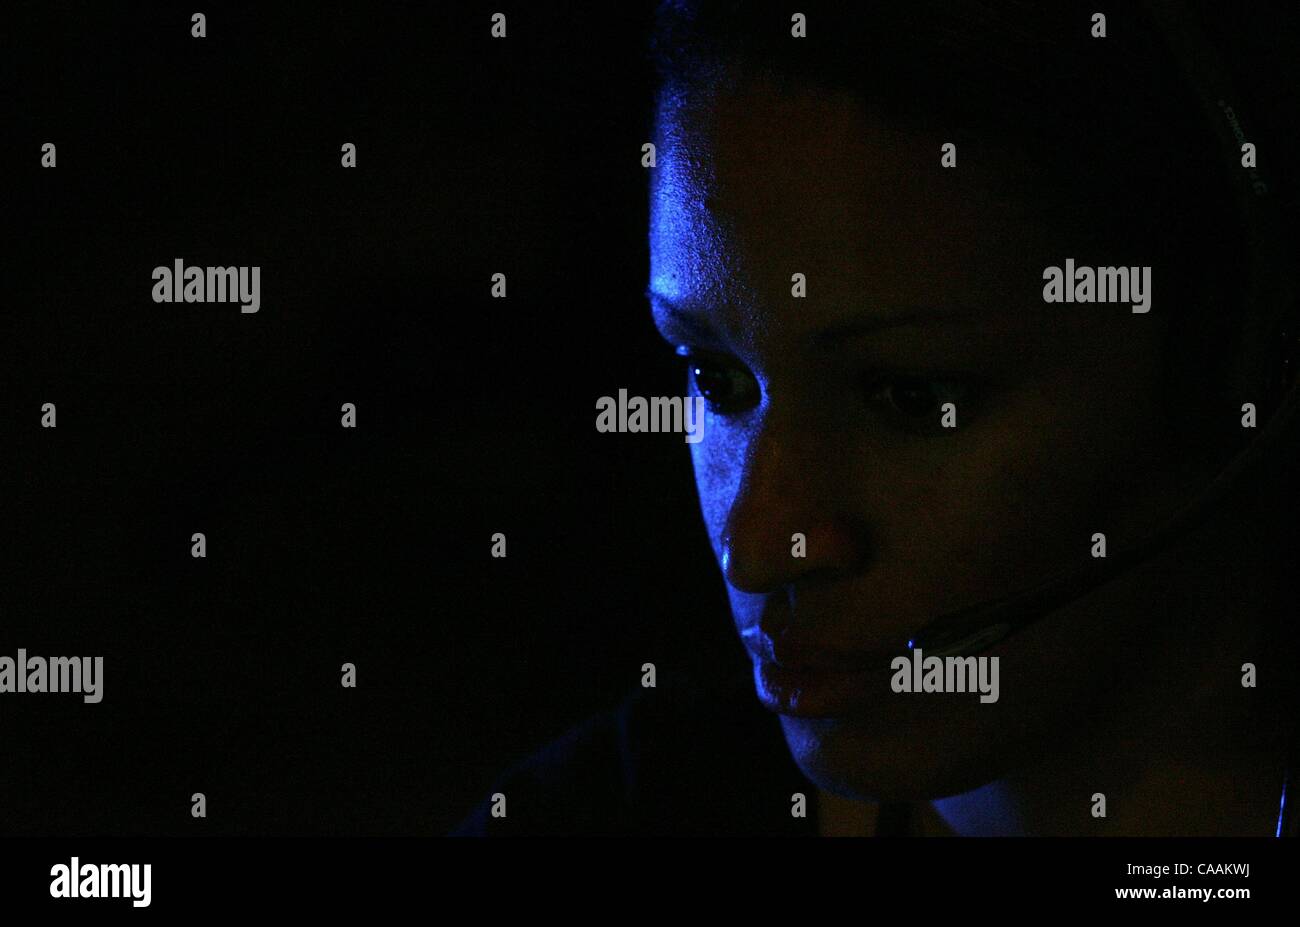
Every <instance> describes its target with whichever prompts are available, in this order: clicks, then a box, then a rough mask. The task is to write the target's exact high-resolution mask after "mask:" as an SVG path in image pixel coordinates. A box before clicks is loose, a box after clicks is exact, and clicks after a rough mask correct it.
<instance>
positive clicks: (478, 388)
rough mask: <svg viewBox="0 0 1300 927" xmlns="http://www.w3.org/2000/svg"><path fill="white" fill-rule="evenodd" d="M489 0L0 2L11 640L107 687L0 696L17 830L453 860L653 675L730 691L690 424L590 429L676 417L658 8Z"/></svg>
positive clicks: (4, 785) (7, 818) (1, 800)
mask: <svg viewBox="0 0 1300 927" xmlns="http://www.w3.org/2000/svg"><path fill="white" fill-rule="evenodd" d="M501 9H502V6H501V5H500V4H486V3H482V4H479V3H458V4H455V5H453V6H450V7H444V6H442V5H434V4H424V3H387V4H382V5H373V6H372V5H369V4H360V3H346V4H345V3H327V4H319V5H313V6H311V7H308V8H299V7H297V6H294V7H293V8H292V12H289V11H287V10H286V11H281V10H277V9H273V8H272V7H271V5H269V4H218V3H203V4H198V5H196V7H195V9H191V8H189V7H184V8H182V7H181V6H179V5H176V4H170V5H166V6H156V7H151V6H148V5H144V4H136V3H113V4H72V3H39V4H36V3H32V4H26V5H21V6H11V7H9V8H7V10H6V14H5V28H4V39H3V42H4V46H3V53H4V55H3V56H4V62H5V63H4V65H3V68H4V77H5V83H6V87H7V90H6V91H5V93H4V94H3V96H4V97H5V102H4V104H3V105H4V106H5V107H6V110H7V112H5V113H4V122H5V127H6V132H5V135H6V142H5V145H4V146H3V147H4V157H5V159H6V163H5V164H4V171H5V186H6V187H7V188H8V191H7V192H6V194H5V197H4V199H5V200H6V201H7V203H8V205H6V206H5V207H4V211H5V213H6V215H5V219H6V223H5V224H6V225H7V226H9V227H10V229H11V231H12V232H13V235H12V237H11V238H10V241H9V242H8V244H7V245H6V257H7V260H6V261H5V273H4V279H5V284H6V288H7V292H8V294H9V299H8V300H7V301H6V306H5V311H4V313H3V317H4V326H5V329H7V331H6V333H5V335H4V337H3V354H2V355H0V361H2V362H3V369H2V370H0V376H2V377H3V383H4V395H3V402H0V412H2V414H3V421H0V429H3V431H2V432H0V435H2V437H3V446H4V454H3V456H4V460H5V463H4V464H3V471H0V479H2V480H3V483H2V485H3V490H2V491H3V498H4V516H3V518H4V523H5V526H4V527H5V530H4V532H3V534H4V537H5V538H6V540H5V542H4V543H5V546H6V547H7V548H8V549H7V550H6V551H5V554H4V563H5V570H4V573H5V577H4V580H3V583H2V584H0V588H2V590H3V591H2V592H0V654H3V655H7V656H10V657H15V656H16V653H17V650H18V648H20V647H24V648H26V649H27V651H28V653H29V654H32V655H41V656H45V657H52V656H64V655H67V656H72V655H81V656H103V657H104V681H103V689H104V700H103V701H102V702H101V703H100V704H97V705H87V704H84V703H83V702H82V700H81V698H80V696H78V695H70V694H69V695H53V694H45V695H36V694H28V695H22V696H19V695H10V696H7V697H4V698H0V832H3V833H22V834H30V833H42V834H70V835H76V834H123V835H129V834H191V833H265V834H274V833H307V834H311V833H343V834H347V833H367V834H381V833H419V834H423V833H441V832H444V831H446V830H447V829H449V828H450V827H452V826H453V825H454V824H455V823H456V822H457V821H458V820H460V819H461V817H462V816H463V815H464V814H465V813H466V812H467V811H469V809H470V808H471V807H472V806H473V805H475V804H476V803H477V802H478V801H480V800H481V799H482V798H484V797H485V795H486V793H487V790H488V787H489V785H490V783H491V782H492V781H493V780H494V779H495V778H496V776H497V775H498V774H499V773H501V772H502V771H504V770H505V769H506V768H507V767H509V766H510V765H512V764H513V763H515V762H516V761H518V760H519V759H520V758H521V757H523V756H524V755H526V754H527V753H529V752H531V751H532V750H533V749H535V748H536V747H538V746H539V745H541V744H542V743H544V742H545V741H547V740H549V739H551V738H552V737H553V736H555V735H557V734H559V733H560V732H562V731H563V730H564V729H566V728H567V727H569V726H570V725H571V724H572V723H573V722H576V721H578V720H580V719H581V718H583V717H585V716H588V715H590V714H592V713H594V712H598V711H600V710H602V709H605V708H607V707H610V706H611V705H613V704H615V703H616V702H617V701H618V700H619V699H620V698H621V697H622V696H623V695H624V694H625V693H627V692H629V691H632V690H634V689H636V688H637V687H639V684H640V676H641V664H642V663H644V662H654V663H656V664H657V667H658V672H659V676H660V680H661V685H662V684H664V681H665V680H667V681H669V682H670V681H671V680H672V679H673V678H675V677H676V676H678V675H680V674H683V673H685V672H686V670H687V668H688V667H689V666H690V665H692V663H695V664H698V663H700V662H701V661H704V660H710V659H716V658H718V657H716V654H717V653H718V651H719V650H721V651H724V652H725V653H726V654H728V656H727V657H722V659H732V660H734V661H736V662H737V664H743V658H742V657H741V655H740V652H739V647H738V646H737V645H735V644H734V643H733V642H732V639H731V629H730V624H729V621H728V618H727V612H726V608H725V598H724V596H723V594H722V589H721V583H720V580H718V579H717V578H716V573H715V569H714V567H713V565H712V561H711V556H710V554H709V551H708V545H707V541H706V538H705V534H704V530H703V527H702V524H701V523H700V519H699V516H698V512H697V508H696V500H695V496H694V488H693V483H692V480H691V475H690V466H689V457H688V453H687V449H686V445H685V444H684V443H683V441H682V439H681V437H680V436H679V435H646V434H631V435H601V434H598V433H597V432H596V431H595V428H594V420H595V419H594V417H595V400H596V398H597V397H599V396H601V395H607V394H608V395H615V394H616V393H617V390H618V389H619V388H627V389H629V390H630V391H631V392H633V393H641V394H658V395H662V394H672V393H678V394H680V393H681V390H682V380H681V379H680V371H679V369H678V363H677V361H676V360H675V359H674V358H673V357H672V355H671V351H670V350H669V349H668V348H667V347H666V346H664V345H662V344H661V343H660V342H659V341H658V338H657V336H656V335H655V333H654V330H653V328H652V326H651V324H650V318H649V313H648V310H647V308H646V305H645V301H644V298H643V296H642V292H643V289H644V287H645V283H646V269H647V251H646V235H645V225H646V202H647V200H646V196H647V190H646V183H647V173H646V171H645V169H643V168H642V167H641V164H640V158H641V151H640V147H641V144H642V143H643V142H645V141H648V140H649V124H650V104H651V98H652V81H651V76H652V75H651V66H650V62H649V60H648V56H647V54H646V52H645V50H644V49H645V44H646V35H647V31H648V28H649V23H650V13H651V10H650V4H627V5H620V4H595V3H590V4H575V3H564V4H544V5H542V4H522V5H514V6H513V7H512V8H509V9H504V10H503V11H504V12H506V13H507V16H508V37H507V38H506V39H504V40H493V39H491V38H490V35H489V27H490V16H491V13H492V12H494V11H496V10H501ZM195 11H201V12H203V13H204V14H205V15H206V16H207V31H208V34H207V37H206V38H203V39H196V38H192V37H191V35H190V29H191V23H190V15H191V13H192V12H195ZM47 141H50V142H54V143H55V144H56V145H57V146H58V148H57V150H58V166H57V167H56V168H54V169H43V168H41V167H40V148H41V145H42V144H43V143H44V142H47ZM344 142H353V143H355V144H356V146H357V165H358V166H357V167H356V168H355V169H347V170H345V169H343V168H342V167H341V165H340V157H341V153H340V146H341V145H342V144H343V143H344ZM176 258H182V259H184V261H185V262H186V264H187V266H188V265H200V266H204V265H226V266H229V265H260V266H261V268H262V271H261V273H262V297H261V298H262V305H261V310H260V312H258V313H257V314H254V315H244V314H241V313H240V311H239V307H238V306H237V305H235V304H184V303H177V304H166V303H164V304H155V303H154V302H153V301H152V298H151V291H152V286H153V281H152V278H151V272H152V269H153V268H154V267H155V266H158V265H167V266H170V265H171V264H172V262H173V260H174V259H176ZM498 271H500V272H503V273H505V274H507V277H508V298H506V299H504V300H500V299H492V298H490V293H489V291H490V278H491V275H492V274H493V273H495V272H498ZM44 402H54V403H55V404H56V405H57V409H58V413H57V414H58V427H57V428H55V429H44V428H41V427H40V407H41V404H42V403H44ZM344 402H353V403H355V404H356V406H357V417H358V427H357V428H356V429H354V430H345V429H343V428H341V427H340V416H341V413H340V405H341V404H342V403H344ZM196 531H202V532H204V533H205V534H206V535H207V543H208V556H207V559H205V560H196V559H193V558H191V556H190V536H191V534H192V533H193V532H196ZM497 531H501V532H504V533H505V534H506V535H507V538H508V550H509V555H508V557H507V558H506V559H492V558H491V557H490V555H489V552H490V537H491V535H492V534H493V533H494V532H497ZM728 648H730V649H728ZM345 662H351V663H355V664H356V666H357V679H358V686H357V688H355V689H344V688H342V687H341V686H340V666H341V664H343V663H345ZM194 792H203V793H205V795H206V796H207V802H208V817H207V818H206V819H205V820H195V819H193V818H192V817H191V815H190V796H191V794H192V793H194Z"/></svg>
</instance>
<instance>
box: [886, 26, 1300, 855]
mask: <svg viewBox="0 0 1300 927" xmlns="http://www.w3.org/2000/svg"><path fill="white" fill-rule="evenodd" d="M1142 9H1143V11H1144V12H1145V13H1146V15H1147V18H1148V20H1149V21H1150V23H1151V25H1152V26H1154V27H1155V30H1156V32H1157V34H1158V35H1159V36H1160V37H1161V38H1162V39H1163V40H1164V42H1165V43H1166V45H1167V47H1168V48H1169V50H1170V51H1171V52H1172V53H1173V57H1174V58H1175V60H1177V61H1178V63H1179V65H1180V68H1181V71H1182V77H1183V79H1184V82H1185V83H1186V84H1187V85H1188V87H1189V88H1190V89H1191V90H1192V91H1193V93H1194V94H1195V96H1196V97H1197V98H1198V99H1199V101H1200V103H1201V106H1202V109H1203V110H1204V111H1205V114H1206V116H1207V117H1208V118H1209V119H1210V120H1211V123H1212V125H1213V126H1214V128H1215V135H1216V136H1217V137H1218V139H1219V141H1220V143H1221V145H1222V147H1223V149H1224V154H1225V157H1227V158H1230V159H1231V160H1229V161H1226V162H1225V163H1227V164H1229V165H1232V170H1233V172H1234V175H1235V176H1236V178H1237V184H1236V185H1237V186H1238V188H1239V189H1238V195H1237V197H1236V201H1237V204H1238V207H1239V211H1240V213H1241V216H1242V218H1243V219H1244V223H1245V228H1246V241H1245V244H1246V247H1247V254H1248V263H1249V271H1248V284H1247V295H1246V297H1245V300H1244V303H1245V305H1244V311H1243V314H1242V323H1243V335H1242V346H1241V352H1240V353H1241V354H1244V355H1246V356H1251V355H1254V356H1260V355H1263V356H1267V355H1268V354H1270V353H1273V352H1274V351H1276V355H1275V356H1276V358H1277V364H1276V370H1275V379H1274V382H1273V383H1272V384H1269V385H1268V386H1266V387H1265V390H1264V393H1265V394H1264V395H1258V396H1250V395H1243V396H1242V399H1243V401H1255V400H1263V401H1262V402H1257V405H1258V406H1259V407H1260V408H1261V411H1262V410H1263V409H1264V408H1267V407H1268V406H1271V407H1272V411H1271V413H1270V414H1269V415H1268V416H1267V418H1266V420H1265V421H1264V422H1263V423H1262V425H1261V427H1260V428H1259V429H1258V431H1257V433H1256V434H1255V436H1254V437H1252V438H1251V439H1250V440H1249V441H1248V442H1247V443H1246V445H1245V446H1244V447H1242V448H1241V449H1239V450H1238V451H1237V452H1236V453H1235V454H1234V455H1233V456H1232V457H1231V458H1230V459H1228V461H1227V462H1226V463H1224V464H1223V465H1222V466H1221V468H1220V469H1219V470H1218V472H1217V473H1216V474H1215V475H1214V476H1213V477H1211V478H1210V479H1209V480H1208V481H1207V482H1206V483H1205V484H1204V485H1203V486H1202V487H1200V488H1199V489H1198V490H1197V491H1195V493H1194V494H1193V496H1192V497H1191V499H1189V500H1188V501H1187V502H1186V503H1185V504H1183V505H1182V506H1181V507H1180V508H1179V509H1177V510H1176V511H1175V512H1174V514H1172V515H1171V516H1169V517H1168V518H1167V519H1166V520H1165V521H1163V522H1162V523H1161V524H1159V525H1156V526H1155V527H1154V528H1153V529H1152V530H1151V531H1149V532H1147V533H1145V534H1144V535H1143V536H1142V537H1141V538H1140V539H1138V540H1137V541H1134V542H1132V543H1130V544H1127V545H1125V546H1124V547H1123V548H1122V549H1121V550H1119V551H1117V552H1115V553H1113V554H1112V555H1110V556H1107V557H1105V558H1089V559H1087V560H1081V562H1080V563H1079V564H1078V565H1076V566H1074V567H1071V568H1069V569H1066V570H1064V571H1061V572H1059V573H1057V574H1055V575H1053V576H1050V577H1049V578H1047V579H1046V580H1045V581H1044V582H1042V583H1040V584H1038V585H1036V586H1033V587H1030V588H1026V589H1023V590H1021V591H1019V592H1015V593H1012V594H1011V595H1008V596H1004V597H1002V598H998V599H992V600H989V601H986V602H982V603H979V604H977V605H973V606H969V607H967V608H963V609H959V610H957V611H953V612H948V613H946V614H943V615H941V616H939V617H937V618H936V619H934V620H933V621H931V622H930V623H929V624H927V625H926V626H925V627H924V628H923V629H921V630H919V631H917V632H916V633H915V634H914V635H913V636H912V638H911V639H910V640H909V641H908V642H907V648H908V649H909V650H911V649H916V648H924V650H925V651H926V653H927V654H934V655H937V656H944V655H954V654H962V655H968V654H971V653H978V652H979V651H981V650H984V649H986V648H988V647H991V646H993V645H994V644H996V643H998V642H1000V641H1002V640H1005V639H1006V638H1008V637H1010V636H1011V635H1012V634H1014V633H1016V632H1017V631H1020V630H1023V629H1024V628H1026V627H1028V626H1029V625H1031V624H1034V623H1036V622H1038V621H1039V620H1041V619H1042V618H1045V617H1047V616H1048V615H1049V614H1051V613H1053V612H1054V611H1056V610H1057V609H1059V608H1061V607H1062V606H1064V605H1066V604H1068V603H1069V602H1072V601H1074V600H1076V599H1079V598H1081V597H1082V596H1084V595H1086V594H1087V593H1089V592H1092V591H1093V590H1095V589H1098V588H1100V587H1102V586H1104V585H1106V584H1107V583H1109V582H1110V581H1112V580H1114V579H1116V578H1118V577H1120V576H1122V575H1124V574H1126V573H1128V572H1129V571H1131V570H1132V569H1134V568H1135V567H1137V566H1139V565H1140V564H1142V563H1144V562H1145V561H1147V560H1149V559H1150V558H1151V557H1153V556H1155V555H1156V554H1158V553H1160V552H1161V551H1164V550H1166V549H1167V548H1168V547H1169V546H1170V545H1171V544H1172V543H1173V542H1175V541H1177V540H1178V539H1180V538H1182V537H1184V536H1185V535H1187V534H1188V533H1190V532H1191V531H1193V530H1194V529H1196V528H1198V527H1200V526H1201V525H1203V524H1204V523H1205V522H1206V521H1208V520H1209V519H1210V518H1211V517H1212V516H1213V515H1214V514H1216V513H1217V512H1218V511H1219V510H1220V507H1221V504H1222V503H1223V501H1224V500H1225V499H1226V498H1228V497H1229V496H1230V494H1231V492H1232V491H1234V490H1236V489H1238V488H1240V487H1242V486H1243V485H1245V483H1246V481H1247V479H1248V478H1249V477H1250V476H1251V475H1252V474H1255V473H1257V472H1258V470H1259V467H1260V464H1261V461H1265V460H1271V459H1275V458H1276V457H1277V455H1279V454H1282V453H1285V451H1286V450H1288V449H1290V450H1295V449H1296V447H1297V445H1296V437H1297V435H1296V431H1297V427H1296V426H1297V422H1298V421H1300V384H1298V383H1297V378H1296V359H1297V357H1300V313H1298V312H1297V307H1296V305H1295V293H1294V287H1293V283H1292V281H1291V280H1290V278H1289V275H1287V274H1284V273H1283V272H1282V269H1283V268H1289V267H1290V266H1291V260H1290V258H1291V257H1293V256H1289V255H1285V254H1284V253H1283V242H1284V240H1285V238H1284V236H1283V235H1281V234H1280V232H1281V229H1282V225H1281V220H1280V217H1279V216H1278V215H1277V206H1276V203H1275V202H1274V200H1275V196H1273V195H1270V190H1269V187H1268V184H1267V183H1266V182H1265V181H1264V180H1263V179H1262V178H1261V175H1260V172H1259V171H1258V170H1257V169H1251V168H1245V167H1241V166H1240V165H1241V143H1242V140H1243V137H1244V139H1245V140H1249V139H1250V136H1249V135H1248V134H1244V132H1243V129H1244V128H1245V127H1247V126H1248V124H1247V123H1246V122H1245V120H1244V119H1243V118H1242V114H1241V112H1240V111H1239V109H1238V106H1239V104H1235V101H1237V100H1239V97H1238V96H1237V95H1236V93H1235V92H1234V90H1233V86H1232V82H1231V81H1230V80H1229V77H1228V70H1227V68H1226V66H1225V64H1224V62H1223V60H1222V59H1221V58H1220V57H1219V55H1218V54H1217V51H1216V49H1215V48H1214V47H1213V45H1212V44H1211V43H1210V41H1209V40H1208V38H1207V37H1206V36H1205V35H1204V33H1203V32H1202V31H1201V30H1200V29H1199V28H1198V27H1197V25H1196V24H1194V23H1193V22H1192V21H1191V20H1190V18H1189V16H1188V15H1186V14H1187V13H1188V12H1189V11H1188V10H1187V8H1186V7H1185V6H1184V5H1183V4H1181V3H1178V2H1176V0H1146V2H1144V3H1142ZM1265 156H1266V157H1267V155H1265ZM1269 342H1273V344H1271V345H1270V343H1269ZM1238 372H1239V373H1241V371H1238ZM1243 388H1244V389H1248V388H1249V387H1243ZM1295 759H1296V758H1291V760H1290V761H1288V763H1287V768H1286V772H1285V773H1284V776H1283V783H1282V794H1281V801H1280V806H1279V810H1278V819H1277V832H1276V836H1279V837H1281V836H1284V835H1287V836H1297V835H1300V834H1297V828H1298V826H1300V814H1293V813H1292V812H1293V809H1292V808H1290V807H1289V806H1288V803H1287V791H1288V788H1289V786H1290V782H1291V779H1292V777H1293V775H1294V771H1295V767H1296V766H1297V765H1298V764H1297V763H1296V762H1295V761H1294V760H1295Z"/></svg>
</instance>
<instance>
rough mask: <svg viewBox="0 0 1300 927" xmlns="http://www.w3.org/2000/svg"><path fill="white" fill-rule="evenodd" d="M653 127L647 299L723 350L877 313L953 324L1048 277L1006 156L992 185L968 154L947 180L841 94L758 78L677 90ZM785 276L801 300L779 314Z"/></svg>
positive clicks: (917, 133) (928, 155)
mask: <svg viewBox="0 0 1300 927" xmlns="http://www.w3.org/2000/svg"><path fill="white" fill-rule="evenodd" d="M657 126H658V136H657V168H656V170H655V172H654V175H653V179H652V188H651V190H652V193H651V226H650V249H651V269H650V289H651V292H652V294H654V295H656V296H658V297H660V298H661V299H662V300H663V301H664V302H671V303H675V304H678V305H683V306H689V307H691V309H692V311H695V312H706V313H707V314H708V315H709V316H710V320H709V321H710V324H711V325H712V326H713V327H715V328H723V329H726V331H727V332H728V334H730V335H732V336H734V337H738V338H741V339H743V340H752V339H754V338H756V337H759V336H761V335H762V334H763V333H764V332H767V331H770V330H772V329H794V330H799V329H808V330H811V329H813V328H816V327H820V326H826V325H830V324H834V323H835V322H836V321H837V319H839V318H840V317H842V316H843V315H845V314H847V313H852V314H855V315H856V314H860V313H861V312H863V311H870V310H871V309H873V308H874V307H879V308H880V309H881V310H882V311H897V310H905V309H908V308H913V307H917V306H925V307H930V308H935V309H938V310H954V311H955V310H964V309H967V308H969V305H970V304H971V303H972V302H974V301H977V300H978V297H979V294H980V292H981V291H987V292H988V293H989V294H990V295H992V294H993V293H994V292H997V291H998V289H999V287H1001V292H1002V295H1003V297H1004V298H1005V287H1006V282H1007V279H1008V274H1020V275H1022V277H1023V280H1024V282H1025V292H1026V293H1027V294H1037V293H1038V292H1039V291H1040V289H1041V270H1042V268H1043V267H1044V266H1046V265H1047V264H1051V263H1053V262H1054V261H1053V260H1047V258H1048V256H1049V253H1050V249H1048V248H1047V247H1046V243H1045V242H1044V241H1043V240H1042V239H1043V237H1044V236H1042V235H1041V234H1038V233H1037V229H1036V226H1035V225H1034V223H1032V222H1031V221H1030V220H1029V219H1028V217H1026V216H1025V215H1024V214H1023V213H1022V212H1020V211H1018V207H1017V205H1016V204H1017V202H1021V201H1022V200H1021V199H1019V198H1016V197H1014V196H1012V195H1010V192H1009V191H1008V189H1007V187H1008V178H1010V177H1013V176H1015V171H1016V170H1017V168H1016V166H1015V162H1014V155H1006V153H1002V154H1003V155H1004V157H1003V159H1002V160H1000V161H999V164H998V169H997V171H996V172H994V171H992V170H990V169H989V168H988V167H987V166H986V164H987V162H986V161H985V162H984V163H983V164H982V163H981V159H980V158H979V157H978V156H977V151H973V150H967V151H965V152H959V158H961V157H963V156H964V160H959V164H960V165H961V167H959V168H956V169H948V168H944V167H942V166H941V164H940V154H941V151H940V147H941V145H942V144H943V142H944V140H945V139H944V138H943V135H942V132H934V131H930V132H927V131H923V130H920V129H913V128H908V127H906V126H903V125H898V124H891V123H889V122H887V121H886V120H884V119H882V118H880V117H879V115H878V114H877V113H875V112H873V111H871V110H870V109H868V108H867V107H865V106H864V105H863V104H862V103H861V102H860V101H858V100H856V99H854V98H853V97H851V96H850V95H849V94H847V93H836V92H830V91H825V90H821V89H812V88H808V89H799V88H790V87H784V86H778V85H777V84H775V83H773V82H771V81H769V80H764V79H762V78H752V79H746V80H745V81H744V82H742V83H738V84H734V85H731V86H726V87H720V86H714V87H711V88H707V89H700V88H695V89H693V90H692V91H690V92H687V91H685V90H683V89H681V88H674V89H669V90H668V91H666V92H665V93H664V94H663V96H662V98H661V103H660V107H659V114H658V123H657ZM963 147H966V146H963ZM988 150H990V149H988V148H987V147H986V146H978V152H979V153H985V152H987V151H988ZM968 161H969V162H970V163H969V166H967V162H968ZM1025 170H1026V171H1027V167H1026V168H1025ZM1010 236H1015V237H1016V238H1017V239H1018V246H1017V247H1015V248H1007V247H1006V246H1005V243H1006V241H1007V239H1008V238H1009V237H1010ZM1039 245H1041V246H1042V247H1041V248H1039V247H1038V246H1039ZM1036 251H1038V252H1039V253H1035V252H1036ZM994 252H997V253H998V254H1000V255H1001V257H999V259H998V260H997V261H994V260H992V259H991V258H990V255H991V254H992V253H994ZM1058 259H1059V257H1058ZM1035 265H1036V266H1035ZM794 273H802V274H804V275H805V276H806V278H807V281H808V292H809V298H808V299H805V300H797V301H796V300H792V299H791V295H790V288H791V275H792V274H794ZM814 294H815V295H816V297H817V298H815V299H814V298H812V297H813V296H814ZM796 307H797V311H795V309H796Z"/></svg>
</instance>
